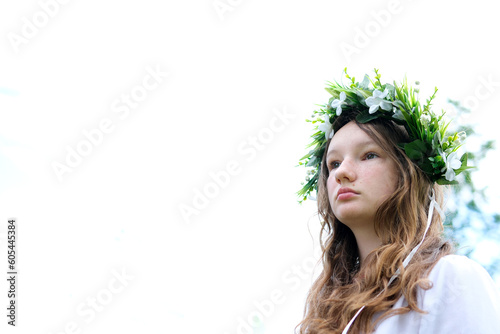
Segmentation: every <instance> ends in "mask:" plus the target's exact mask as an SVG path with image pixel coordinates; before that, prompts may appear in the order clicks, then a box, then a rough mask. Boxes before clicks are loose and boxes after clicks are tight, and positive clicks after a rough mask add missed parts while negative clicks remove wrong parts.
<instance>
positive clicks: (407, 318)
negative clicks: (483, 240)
mask: <svg viewBox="0 0 500 334" xmlns="http://www.w3.org/2000/svg"><path fill="white" fill-rule="evenodd" d="M429 279H430V281H431V282H432V288H430V289H429V290H423V289H420V288H419V293H418V297H417V298H418V307H419V308H420V309H421V310H423V311H427V312H428V313H427V314H421V313H418V312H415V311H411V312H408V313H406V314H402V315H395V316H392V317H389V318H387V319H385V320H383V321H382V322H380V323H379V325H378V326H377V327H376V330H375V333H376V334H386V333H387V334H388V333H390V334H394V333H404V334H417V333H418V334H434V333H437V334H448V333H451V334H461V333H464V334H465V333H467V334H476V333H477V334H500V291H499V289H498V288H497V287H496V286H495V283H494V282H493V280H492V279H491V277H490V276H489V274H488V272H487V271H486V270H485V269H484V268H483V267H482V266H481V265H479V264H478V263H476V262H474V261H472V260H470V259H469V258H467V257H465V256H461V255H447V256H444V257H443V258H441V259H440V260H439V261H438V263H437V264H436V265H435V266H434V268H433V269H432V270H431V272H430V274H429ZM407 305H408V303H407V302H406V299H405V298H404V297H401V298H400V299H399V300H398V301H397V302H396V304H395V305H394V308H398V307H403V306H407ZM380 314H381V313H379V314H376V315H375V319H376V318H377V317H378V316H380Z"/></svg>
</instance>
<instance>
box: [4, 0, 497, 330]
mask: <svg viewBox="0 0 500 334" xmlns="http://www.w3.org/2000/svg"><path fill="white" fill-rule="evenodd" d="M45 3H51V5H50V6H48V7H47V6H45V7H47V8H48V9H46V10H48V11H51V12H52V13H51V14H52V16H48V15H47V14H43V13H44V12H43V9H42V5H41V4H45ZM217 3H218V4H219V6H220V7H219V9H218V10H217V9H216V8H215V7H214V4H217ZM54 4H56V5H57V7H55V5H54ZM224 6H226V7H225V9H224V8H223V7H224ZM494 6H495V5H494V2H491V1H486V0H478V1H474V2H469V1H467V2H466V1H439V2H438V1H430V0H427V1H424V0H422V1H404V0H401V1H392V2H391V1H344V2H339V1H326V0H324V1H309V2H305V1H290V0H288V1H284V0H281V1H262V0H261V1H256V0H241V1H237V0H232V1H230V0H222V1H219V2H213V1H211V0H206V1H199V0H198V1H163V2H160V1H152V0H143V1H137V0H136V1H132V0H122V1H117V0H115V1H95V0H90V1H88V0H87V1H77V0H73V1H67V3H65V4H61V3H59V2H55V1H54V0H53V1H49V0H41V1H39V2H38V1H27V0H23V1H16V2H15V3H14V2H9V4H8V5H7V2H6V1H4V2H2V4H1V5H0V22H1V23H0V30H1V34H0V36H1V39H0V54H1V60H2V61H1V63H0V117H1V119H0V220H1V221H2V225H1V226H2V227H1V234H0V236H1V237H2V238H1V239H0V249H1V254H2V255H1V258H3V260H1V261H2V263H4V265H3V266H2V268H4V270H5V272H6V271H7V269H6V259H5V258H6V255H5V253H6V242H5V231H6V230H5V228H6V221H7V218H10V217H16V218H17V220H18V233H19V241H18V250H19V256H18V260H19V267H18V268H19V273H20V275H19V282H18V284H19V285H18V289H19V295H18V327H17V328H16V329H15V330H17V332H19V333H43V334H48V333H54V334H55V333H139V332H140V333H143V332H146V333H147V332H154V333H178V334H181V333H207V334H212V333H214V334H216V333H217V334H225V333H227V334H235V333H246V334H248V333H277V334H281V333H292V332H293V328H294V326H295V325H297V324H298V322H299V321H300V320H301V317H302V311H303V306H304V302H305V297H306V293H307V289H308V288H309V287H310V285H311V283H312V279H313V272H312V269H311V268H312V266H311V265H312V264H314V260H315V259H317V256H316V257H315V255H314V248H315V247H317V240H318V225H319V223H318V219H317V217H316V216H315V206H314V205H315V203H314V202H307V203H304V204H303V205H298V204H297V201H296V199H297V198H296V196H295V192H296V191H297V190H298V189H299V188H300V182H301V181H302V180H303V178H304V176H305V175H304V172H303V170H302V169H300V168H298V167H295V165H296V164H297V162H298V159H299V158H300V157H301V156H302V155H304V154H305V153H306V152H307V150H306V148H305V145H306V144H307V143H308V142H309V136H310V134H311V125H310V124H309V123H306V122H305V121H304V120H305V119H306V118H308V117H309V116H310V114H311V112H312V111H313V110H314V109H316V104H322V103H324V102H326V101H327V99H328V94H327V93H326V91H325V90H324V89H323V88H324V87H325V84H326V81H333V80H341V77H342V70H343V68H344V67H346V66H347V67H348V72H349V73H350V74H351V75H353V76H355V77H356V78H359V79H361V78H362V76H363V75H364V74H365V73H370V74H371V73H372V69H373V68H374V67H376V68H379V69H380V72H381V73H382V79H383V81H386V82H387V81H392V80H398V81H400V80H402V78H403V77H404V75H405V74H406V75H407V76H408V78H409V80H410V81H414V80H420V82H421V87H422V89H421V96H423V97H424V98H425V97H427V96H428V95H429V94H430V93H431V92H432V91H433V89H434V86H437V87H438V88H439V89H440V90H439V93H438V97H439V98H438V99H437V102H438V103H439V102H440V101H441V102H443V101H446V98H452V99H456V100H459V101H461V102H463V103H466V104H467V103H469V106H471V107H472V114H471V116H469V117H468V121H469V122H471V123H478V124H479V128H478V129H480V131H481V132H482V133H483V134H484V135H485V138H488V139H492V138H493V139H494V138H498V130H497V129H498V126H497V124H495V123H496V122H498V116H497V113H498V107H497V106H498V105H499V103H500V70H499V66H498V59H500V48H499V47H498V36H497V35H498V34H497V33H498V31H500V23H499V21H498V17H497V10H496V9H495V7H494ZM45 18H46V19H47V20H44V19H45ZM29 24H35V26H34V27H35V30H33V28H31V30H30V29H29V27H27V25H29ZM37 25H38V26H39V27H37ZM23 33H24V35H23ZM13 36H14V37H13ZM23 36H24V37H23ZM26 37H28V38H26ZM23 38H24V39H23ZM16 41H17V42H16ZM19 41H22V42H19ZM347 48H350V49H349V50H350V51H351V52H352V53H349V52H346V51H345V50H346V49H347ZM343 50H344V51H343ZM147 68H150V69H158V70H159V71H160V72H165V73H166V72H168V75H167V76H165V77H164V78H163V79H162V82H161V83H160V84H159V85H158V86H157V87H156V88H155V89H153V90H151V91H147V96H145V98H144V100H143V101H140V102H139V103H138V105H137V107H135V108H133V109H131V110H130V113H129V114H128V115H127V117H123V119H121V118H120V115H122V116H123V114H121V113H116V112H115V111H114V108H113V105H114V103H118V102H120V99H121V97H122V96H123V94H129V95H130V94H131V93H132V92H133V91H135V92H136V93H137V92H139V89H140V86H141V84H142V82H143V80H144V78H146V77H147V76H148V70H147ZM384 79H385V80H384ZM487 81H490V84H489V85H485V84H484V82H487ZM149 82H150V83H153V81H151V80H150V81H149ZM491 82H492V83H493V84H491ZM138 87H139V88H138ZM122 106H123V104H122ZM115 109H116V108H115ZM276 113H279V114H288V116H287V117H288V118H287V120H286V122H285V121H284V120H282V119H277V118H276ZM104 119H109V120H110V121H111V122H112V124H113V130H112V131H110V132H109V133H107V134H103V136H102V139H100V142H99V144H97V145H93V146H92V147H91V152H90V153H89V154H88V155H87V156H84V157H83V158H82V160H81V161H80V163H79V164H78V165H77V166H76V167H74V168H71V172H67V173H64V174H63V175H62V180H59V179H58V177H57V175H56V173H55V171H54V168H53V164H54V163H55V162H57V163H60V164H66V162H65V161H66V159H67V155H68V147H69V149H76V148H77V147H78V145H84V144H82V143H83V142H84V141H86V137H85V136H84V134H83V132H84V131H91V130H93V129H96V128H98V127H99V124H100V122H101V121H102V120H104ZM272 124H274V125H277V126H279V131H278V130H277V131H272V130H270V128H271V125H272ZM273 128H274V127H273ZM274 129H276V128H274ZM259 136H260V137H259ZM252 137H257V138H260V139H257V140H258V142H257V144H255V142H253V141H252ZM96 138H97V137H96ZM252 143H253V144H252ZM252 145H256V146H255V147H254V146H252ZM252 147H254V148H252ZM256 147H258V149H257V148H256ZM87 148H88V147H87ZM245 150H246V151H245ZM250 151H252V152H253V153H250ZM244 152H246V153H244ZM497 162H498V159H496V160H495V158H494V156H493V155H492V156H491V157H489V160H488V163H487V164H485V165H484V166H481V168H480V170H479V171H478V172H477V173H476V174H477V182H478V185H479V186H486V185H490V188H492V189H491V191H490V193H489V194H490V196H491V201H492V203H495V202H496V203H498V198H499V195H498V194H499V191H498V189H497V188H498V186H497V185H495V184H492V180H493V178H494V175H495V173H496V171H497V168H496V167H497ZM228 163H229V164H230V163H236V164H237V166H238V173H236V174H234V175H230V177H229V178H228V179H227V180H225V181H224V182H225V183H223V184H221V186H218V187H216V188H214V187H213V184H212V185H210V184H211V183H213V180H212V178H211V176H210V175H211V173H212V174H213V173H216V174H220V173H221V172H222V171H224V170H226V168H227V165H228ZM198 192H201V193H203V192H205V195H207V192H208V195H209V197H211V198H208V199H207V200H206V201H205V203H202V202H203V200H200V198H199V197H200V196H199V195H196V194H197V193H198ZM197 196H198V197H197ZM196 200H198V201H201V202H197V203H198V204H197V205H198V209H196V208H194V202H195V201H196ZM187 206H190V207H193V208H194V209H193V210H197V211H196V213H192V214H191V215H189V218H186V215H184V216H183V215H182V214H181V208H182V207H187ZM201 206H203V208H201ZM193 212H194V211H193ZM466 246H470V247H474V246H475V245H466ZM493 249H494V250H496V251H498V248H493ZM483 252H485V253H488V250H486V251H484V250H483ZM123 270H124V271H125V272H126V274H127V275H128V276H130V277H133V278H130V280H129V281H127V283H126V286H120V283H117V282H115V281H114V278H113V277H114V274H113V272H115V273H116V272H121V271H123ZM2 277H3V276H2ZM1 282H2V283H0V296H2V297H1V298H0V305H2V307H1V309H2V310H4V311H2V314H1V319H3V320H2V323H1V324H0V326H1V328H2V329H1V332H2V333H3V332H5V333H14V329H12V328H11V327H10V326H7V325H6V321H7V320H6V317H5V314H6V310H5V307H6V305H7V297H6V291H7V282H6V280H4V279H2V280H1ZM110 283H111V284H112V286H113V287H115V288H118V287H120V288H121V291H120V292H115V293H113V292H110V290H109V284H110ZM113 284H114V285H113ZM115 291H116V290H115ZM273 296H274V297H273ZM276 296H280V297H279V298H277V297H276ZM92 298H97V303H98V304H99V305H97V306H98V307H102V310H101V309H100V308H99V309H100V311H90V310H92V308H91V306H90V304H88V303H89V300H91V299H92ZM271 298H273V300H274V302H271V301H270V300H271ZM103 304H105V305H103ZM4 305H5V307H4ZM256 305H261V306H260V308H259V307H258V306H256ZM263 305H264V306H263ZM262 308H264V309H262ZM78 309H80V311H81V310H86V312H87V313H82V312H79V311H78ZM256 312H259V313H260V314H261V316H260V322H259V315H258V313H256ZM90 313H94V317H93V318H92V319H90V315H89V314H90ZM84 314H87V315H84ZM249 321H250V322H251V323H253V324H254V325H255V326H253V327H250V326H249V325H248V322H249ZM243 323H245V324H246V325H244V324H243ZM72 326H73V327H74V328H75V330H71V327H72ZM66 327H68V328H69V329H70V330H65V328H66ZM6 328H7V330H5V329H6Z"/></svg>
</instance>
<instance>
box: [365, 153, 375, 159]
mask: <svg viewBox="0 0 500 334" xmlns="http://www.w3.org/2000/svg"><path fill="white" fill-rule="evenodd" d="M376 157H378V154H377V153H373V152H370V153H367V154H366V155H365V159H366V160H371V159H375V158H376Z"/></svg>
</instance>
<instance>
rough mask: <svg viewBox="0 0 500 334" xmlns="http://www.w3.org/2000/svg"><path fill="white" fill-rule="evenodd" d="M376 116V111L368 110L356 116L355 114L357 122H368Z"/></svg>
mask: <svg viewBox="0 0 500 334" xmlns="http://www.w3.org/2000/svg"><path fill="white" fill-rule="evenodd" d="M378 117H379V115H378V113H373V114H370V113H369V112H367V111H365V112H360V113H359V114H358V116H356V120H357V121H358V122H359V123H368V122H369V121H371V120H374V119H376V118H378Z"/></svg>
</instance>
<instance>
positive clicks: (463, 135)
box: [458, 131, 467, 144]
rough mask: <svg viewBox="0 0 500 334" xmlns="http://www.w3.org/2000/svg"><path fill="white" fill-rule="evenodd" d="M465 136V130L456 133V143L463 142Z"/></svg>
mask: <svg viewBox="0 0 500 334" xmlns="http://www.w3.org/2000/svg"><path fill="white" fill-rule="evenodd" d="M465 138H467V134H466V133H465V131H460V132H459V133H458V143H459V144H460V143H463V142H464V141H465Z"/></svg>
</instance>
